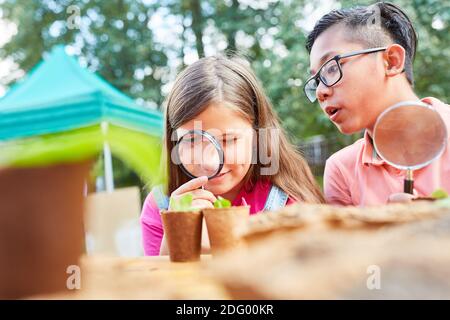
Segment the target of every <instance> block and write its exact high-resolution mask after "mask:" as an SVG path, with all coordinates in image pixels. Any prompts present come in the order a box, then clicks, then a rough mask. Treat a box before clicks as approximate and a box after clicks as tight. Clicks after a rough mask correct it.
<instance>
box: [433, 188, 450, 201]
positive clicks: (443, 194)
mask: <svg viewBox="0 0 450 320" xmlns="http://www.w3.org/2000/svg"><path fill="white" fill-rule="evenodd" d="M431 197H432V198H435V199H445V198H448V193H447V191H445V190H444V189H441V188H439V189H436V190H434V191H433V193H432V194H431Z"/></svg>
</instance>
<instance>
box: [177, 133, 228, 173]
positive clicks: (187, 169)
mask: <svg viewBox="0 0 450 320" xmlns="http://www.w3.org/2000/svg"><path fill="white" fill-rule="evenodd" d="M175 148H176V150H175V155H176V156H177V160H178V162H177V163H178V164H179V165H180V168H181V170H182V171H183V172H184V173H185V174H186V175H187V176H188V177H190V178H192V179H195V178H197V177H201V176H207V177H208V179H209V180H210V179H212V178H214V177H215V176H217V175H218V174H219V173H220V171H221V170H222V167H223V163H224V154H223V149H222V147H221V145H220V143H219V142H218V141H217V140H216V139H215V138H214V136H212V135H211V134H209V133H208V132H206V131H203V130H191V131H188V132H187V133H185V134H184V135H183V136H181V137H180V138H179V139H178V141H177V143H176V145H175Z"/></svg>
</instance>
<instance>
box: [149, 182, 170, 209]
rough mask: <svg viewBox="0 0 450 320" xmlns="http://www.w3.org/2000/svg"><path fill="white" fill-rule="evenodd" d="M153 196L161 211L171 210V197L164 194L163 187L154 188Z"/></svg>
mask: <svg viewBox="0 0 450 320" xmlns="http://www.w3.org/2000/svg"><path fill="white" fill-rule="evenodd" d="M152 195H153V199H155V201H156V204H157V205H158V209H159V210H167V209H168V208H169V197H168V196H166V195H165V194H164V192H163V186H162V185H158V186H155V187H153V188H152Z"/></svg>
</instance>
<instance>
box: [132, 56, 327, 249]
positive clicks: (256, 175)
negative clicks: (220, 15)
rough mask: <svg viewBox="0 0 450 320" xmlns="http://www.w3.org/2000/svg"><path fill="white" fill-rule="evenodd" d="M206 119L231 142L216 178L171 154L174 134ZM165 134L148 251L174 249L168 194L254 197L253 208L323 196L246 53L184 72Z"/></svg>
mask: <svg viewBox="0 0 450 320" xmlns="http://www.w3.org/2000/svg"><path fill="white" fill-rule="evenodd" d="M199 124H200V125H201V129H202V130H204V131H207V132H211V133H212V132H213V131H214V136H215V138H216V139H217V140H218V141H219V142H220V143H221V146H222V148H223V150H224V166H223V168H222V169H221V171H220V174H219V175H218V176H217V177H216V178H213V179H210V180H208V178H207V177H199V178H196V179H192V180H190V179H189V178H188V177H187V176H186V175H185V174H184V173H183V171H182V170H181V169H180V167H179V166H178V165H176V164H174V161H172V159H170V155H171V153H172V150H173V148H174V146H175V143H176V142H175V141H176V139H174V136H175V137H180V136H181V135H183V133H184V132H187V131H190V130H192V129H194V128H196V129H198V125H199ZM262 133H264V134H262ZM164 139H165V152H164V153H165V157H166V158H167V159H166V160H165V165H166V166H167V173H168V186H167V187H166V190H162V189H161V188H153V189H152V192H151V193H150V194H149V195H148V197H147V199H146V200H145V203H144V206H143V209H142V214H141V225H142V234H143V244H144V251H145V254H146V255H158V254H160V253H161V254H167V249H166V247H165V240H163V233H164V232H163V227H162V223H161V217H160V210H161V209H167V208H168V204H169V199H168V197H167V196H165V194H169V195H170V196H171V197H174V198H179V197H182V196H183V195H185V194H186V193H190V194H192V196H193V199H194V200H193V203H192V205H193V207H196V208H207V207H213V203H214V201H215V200H216V197H217V196H222V197H223V198H226V199H229V200H230V201H232V205H241V204H243V203H246V204H248V205H249V206H250V214H256V213H258V212H261V211H268V210H276V209H278V208H280V207H283V206H285V205H286V204H290V203H293V202H295V201H305V202H310V203H322V202H324V199H323V196H322V194H321V191H320V189H319V187H318V186H317V184H316V182H315V180H314V177H313V175H312V173H311V171H310V169H309V167H308V165H307V163H306V161H305V160H304V159H303V158H302V156H301V155H300V154H299V153H298V152H297V151H296V150H295V148H294V146H292V145H291V144H290V143H289V142H288V140H287V138H286V136H285V134H284V132H283V131H282V130H281V127H280V124H279V120H278V118H277V116H276V115H275V112H274V110H273V108H272V106H271V104H270V102H269V99H268V98H267V97H266V96H265V94H264V92H263V90H262V88H261V86H260V84H259V82H258V80H257V79H256V77H255V75H254V74H253V72H252V71H251V70H250V68H249V67H248V62H247V61H245V60H243V59H241V58H237V57H234V58H226V57H222V56H214V57H208V58H203V59H200V60H198V61H197V62H195V63H193V64H192V65H190V66H189V67H187V68H186V69H185V70H184V71H183V72H182V73H181V74H180V75H179V76H178V77H177V79H176V80H175V84H174V86H173V88H172V90H171V92H170V94H169V96H168V98H167V101H166V114H165V138H164ZM174 140H175V141H174ZM274 141H276V142H274ZM267 158H268V159H267ZM203 230H206V228H205V225H204V228H203ZM202 238H203V239H207V236H206V237H205V236H204V237H202ZM161 242H162V243H163V245H161ZM202 246H203V247H204V248H205V247H207V246H208V243H207V242H206V243H204V244H203V245H202Z"/></svg>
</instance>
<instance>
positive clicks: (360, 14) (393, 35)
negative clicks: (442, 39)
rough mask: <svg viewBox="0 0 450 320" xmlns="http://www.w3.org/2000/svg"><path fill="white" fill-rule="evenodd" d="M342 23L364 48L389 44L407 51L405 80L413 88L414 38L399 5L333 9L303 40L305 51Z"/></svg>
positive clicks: (413, 32)
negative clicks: (324, 33) (328, 30)
mask: <svg viewBox="0 0 450 320" xmlns="http://www.w3.org/2000/svg"><path fill="white" fill-rule="evenodd" d="M338 23H343V24H344V25H345V26H346V27H348V28H351V33H349V34H348V36H350V37H351V39H352V40H354V41H357V42H360V43H363V44H364V45H365V46H367V48H369V47H382V46H386V45H389V44H391V43H392V42H394V43H397V44H399V45H401V46H402V47H403V48H404V49H405V51H406V59H405V72H406V78H407V79H408V81H409V83H410V84H411V85H414V76H413V62H414V57H415V55H416V47H417V35H416V31H415V30H414V27H413V25H412V23H411V20H410V19H409V17H408V16H407V15H406V13H405V12H403V10H402V9H400V8H399V7H398V6H396V5H394V4H392V3H389V2H377V3H375V4H374V5H371V6H368V7H353V8H349V9H340V10H333V11H331V12H330V13H328V14H326V15H324V16H323V17H322V18H321V19H320V20H319V21H318V22H317V23H316V25H315V26H314V29H313V30H312V31H311V33H310V34H309V35H308V38H307V40H306V49H307V50H308V52H309V53H311V48H312V46H313V44H314V42H315V41H316V39H317V37H318V36H319V35H320V34H321V33H322V32H324V31H325V30H327V29H328V28H330V27H331V26H333V25H335V24H338Z"/></svg>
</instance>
